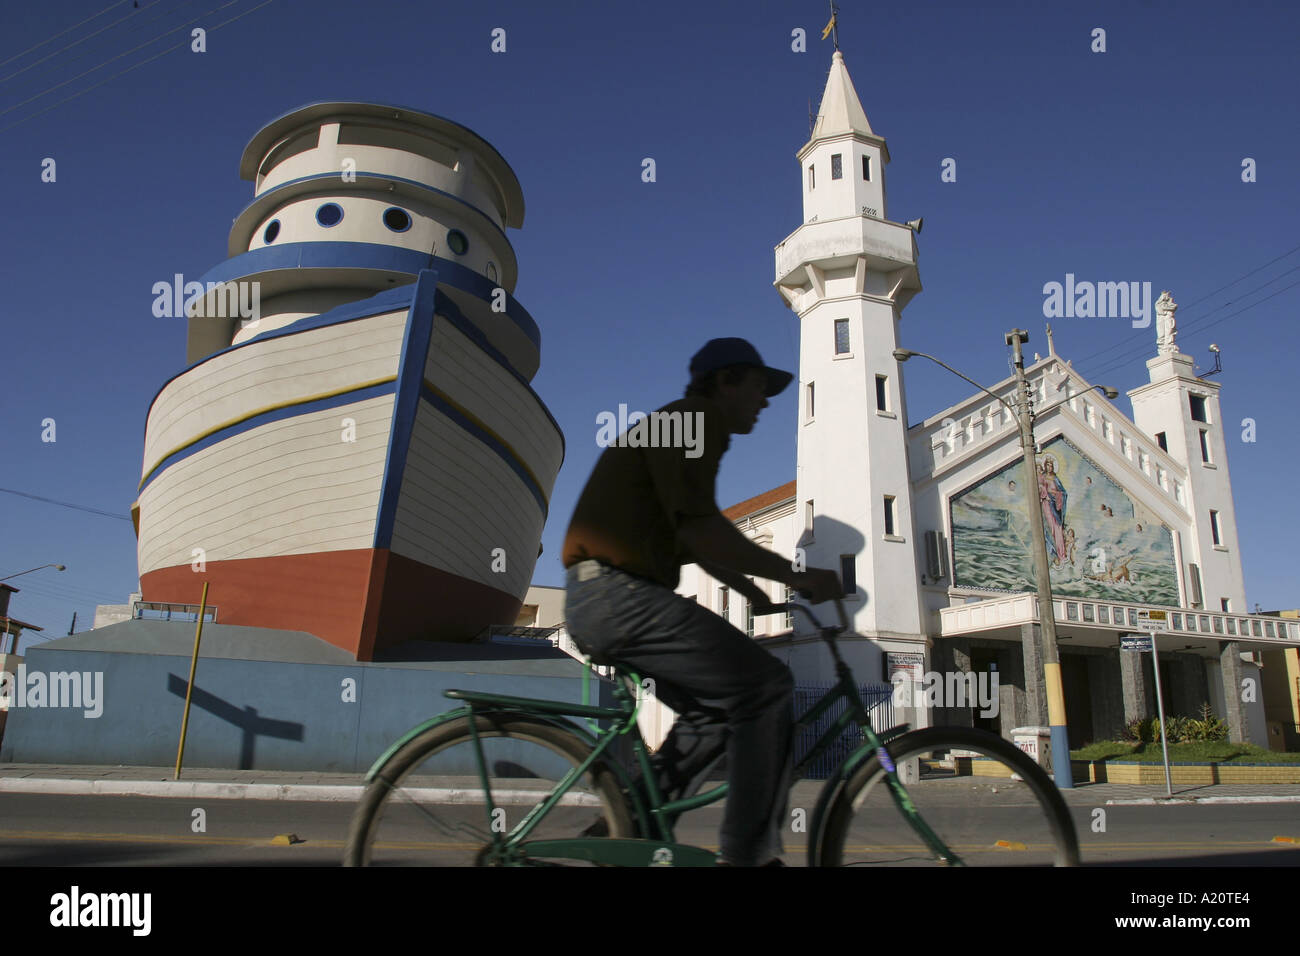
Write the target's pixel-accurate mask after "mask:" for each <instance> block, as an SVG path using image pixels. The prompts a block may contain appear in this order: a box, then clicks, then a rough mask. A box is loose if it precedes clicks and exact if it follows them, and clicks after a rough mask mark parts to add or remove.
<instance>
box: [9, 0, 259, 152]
mask: <svg viewBox="0 0 1300 956" xmlns="http://www.w3.org/2000/svg"><path fill="white" fill-rule="evenodd" d="M231 2H232V3H233V2H237V0H231ZM271 2H272V0H263V2H262V3H259V4H258V5H257V6H255V7H253V8H251V9H249V10H245V11H244V12H243V13H240V14H237V15H235V16H233V17H231V18H230V19H229V20H223V21H222V22H221V23H218V24H217V25H216V26H214V27H210V28H208V31H207V32H208V33H215V32H216V31H217V30H220V29H221V28H222V27H224V26H226V25H228V24H231V23H234V22H235V21H236V20H241V19H243V18H244V17H246V16H248V15H249V14H250V13H254V12H256V11H258V10H260V9H262V7H265V6H267V5H268V4H270V3H271ZM223 6H227V7H228V6H230V3H226V4H224V5H223ZM213 9H221V8H218V7H214V8H213ZM211 12H212V11H211V10H209V11H208V13H211ZM206 15H207V14H206V13H205V14H200V15H199V17H196V18H195V19H196V20H197V19H199V18H201V17H203V16H206ZM193 22H194V21H193V20H191V21H190V23H193ZM188 25H189V24H186V26H188ZM168 32H173V33H174V32H175V31H174V30H173V31H168ZM166 35H167V34H165V33H164V34H162V36H166ZM155 39H159V38H158V37H155ZM152 42H153V40H150V41H149V43H152ZM189 42H190V41H189V40H182V41H181V42H180V43H177V44H176V45H175V46H170V47H168V48H167V49H165V50H163V51H162V52H161V53H158V54H155V55H154V56H151V57H149V58H148V59H147V60H141V61H140V62H139V63H137V64H135V65H134V66H128V67H127V68H126V69H125V70H119V71H118V72H117V73H114V74H113V75H112V76H110V77H108V78H106V79H104V80H101V81H100V82H99V83H96V84H94V85H93V86H88V87H87V88H86V89H84V90H82V91H80V92H79V93H73V94H72V95H71V96H67V97H64V98H63V99H61V100H59V101H58V102H57V103H53V104H51V105H50V106H47V107H46V108H45V109H43V110H41V111H40V112H39V113H33V114H32V115H31V116H27V117H24V118H23V119H20V120H17V121H16V122H13V123H10V124H9V125H8V126H0V133H2V132H4V131H5V130H10V129H13V128H14V127H15V126H21V125H22V124H23V123H26V122H27V121H28V120H33V119H35V118H36V117H38V116H43V115H45V114H46V113H48V112H49V111H50V110H52V109H55V108H56V107H58V106H61V105H63V104H64V103H68V102H71V101H72V100H75V99H76V98H77V97H79V96H85V95H86V94H87V93H89V92H90V91H91V90H96V89H98V88H99V87H101V86H103V85H104V84H105V83H109V82H111V81H112V80H115V79H117V78H118V77H119V76H122V75H124V74H126V73H130V72H131V71H132V70H136V69H139V68H140V67H142V66H144V65H146V64H148V63H152V62H153V61H154V60H156V59H158V58H159V57H162V56H166V55H167V54H168V53H171V52H172V51H173V50H179V49H180V48H181V47H183V46H185V45H187V44H188V43H189ZM144 45H145V46H148V45H149V44H148V43H146V44H144ZM137 49H139V48H138V47H137ZM114 59H117V57H114ZM110 62H111V61H110ZM103 65H104V64H100V66H103ZM95 69H99V67H95ZM87 72H92V73H93V72H94V70H90V71H87ZM82 75H83V76H84V75H85V74H82ZM47 92H48V91H47ZM41 95H42V96H44V95H45V94H44V93H42V94H41ZM4 112H6V113H7V112H9V111H8V110H5V111H4ZM0 115H3V114H2V113H0Z"/></svg>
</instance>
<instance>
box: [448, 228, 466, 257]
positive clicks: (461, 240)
mask: <svg viewBox="0 0 1300 956" xmlns="http://www.w3.org/2000/svg"><path fill="white" fill-rule="evenodd" d="M447 248H449V249H450V250H451V251H452V252H454V253H456V255H458V256H463V255H464V254H465V253H466V252H467V251H468V250H469V240H468V239H466V238H465V233H463V232H461V231H460V230H459V229H453V230H451V232H449V233H447Z"/></svg>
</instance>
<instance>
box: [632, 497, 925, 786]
mask: <svg viewBox="0 0 1300 956" xmlns="http://www.w3.org/2000/svg"><path fill="white" fill-rule="evenodd" d="M804 520H806V519H805V518H804V517H803V516H802V515H796V516H795V519H794V521H795V522H798V523H800V524H801V523H802V522H803V521H804ZM741 530H742V531H746V532H748V530H749V529H748V528H746V527H745V526H744V525H742V526H741ZM796 530H797V525H796ZM782 537H783V536H782V535H781V534H780V531H779V529H777V532H776V534H775V535H774V540H773V542H772V544H771V545H766V544H765V545H763V546H764V547H768V548H769V550H774V551H777V552H778V553H780V554H782V556H783V557H788V558H789V559H790V560H791V563H792V564H793V565H794V566H795V567H796V568H797V569H798V570H808V569H811V568H829V569H831V570H833V571H835V572H836V573H837V574H839V575H840V579H841V582H842V583H843V584H844V585H845V602H844V603H845V611H846V613H847V614H852V613H853V612H854V611H855V610H857V609H859V608H861V607H864V606H865V605H866V603H867V601H868V599H869V598H868V595H867V590H866V589H865V588H864V587H862V586H860V585H858V583H857V575H858V571H860V570H865V568H866V560H867V557H868V555H867V554H866V550H865V549H866V538H865V536H864V535H863V533H862V532H861V531H859V530H858V529H857V528H855V527H853V526H851V525H848V524H845V523H844V522H842V521H839V520H836V519H835V518H831V517H828V516H825V515H816V516H815V518H814V527H813V529H812V532H811V533H810V532H809V531H808V530H806V529H805V530H804V531H803V532H802V534H801V535H800V537H799V538H798V542H797V544H796V545H795V550H793V552H792V551H791V549H790V546H789V544H788V543H787V542H788V541H789V539H788V538H785V540H784V541H783V540H782ZM887 544H888V546H889V547H891V548H906V547H910V546H911V543H910V542H908V543H906V544H904V543H897V542H888V543H887ZM875 557H876V558H877V559H878V557H879V549H877V554H876V555H875ZM846 572H847V574H848V575H849V576H850V580H847V581H846V580H845V578H846ZM756 583H757V584H758V585H759V587H761V588H763V589H764V590H765V591H766V592H767V593H768V594H769V595H770V596H771V600H772V602H773V603H776V604H780V603H784V602H785V600H786V594H785V586H784V585H782V584H780V583H778V582H775V581H764V580H762V579H757V580H756ZM712 587H713V588H714V593H713V594H710V595H708V596H707V597H706V596H704V595H701V597H700V598H698V599H697V600H699V601H700V603H702V604H705V605H706V606H708V607H710V608H712V609H713V610H714V612H715V613H718V609H719V597H718V594H717V588H719V587H721V585H720V584H717V582H714V583H713V585H712ZM791 600H792V601H795V602H798V603H804V604H806V603H807V602H806V601H804V599H803V598H801V597H800V596H799V595H798V594H797V593H793V594H792V595H791ZM816 608H817V611H816V613H817V616H818V617H819V619H821V620H822V622H823V623H825V624H837V623H839V622H838V619H837V617H836V614H835V610H834V605H833V604H831V603H829V602H827V603H824V604H821V605H817V606H816ZM749 612H750V607H749V602H748V601H746V600H745V599H744V598H741V597H739V596H738V595H735V594H732V595H730V596H729V613H728V615H727V617H728V619H729V620H730V621H731V623H732V624H733V625H735V626H736V627H737V628H739V629H740V630H741V632H742V633H746V632H747V630H748V625H749V623H750V620H749ZM787 621H792V624H793V628H792V626H791V624H787V623H786V622H787ZM753 625H754V628H753V629H754V640H755V642H756V643H757V644H758V645H759V646H760V647H762V648H763V649H764V650H766V651H767V652H768V653H770V654H771V655H772V656H773V657H775V658H777V660H779V661H781V662H782V663H783V664H785V665H786V666H787V667H789V668H790V670H791V671H792V673H793V675H794V679H795V685H796V687H795V689H796V694H795V701H794V710H795V713H794V716H795V717H796V718H797V717H799V716H800V715H801V714H802V710H803V709H804V708H801V706H800V704H801V702H802V701H803V700H804V699H805V698H809V697H810V695H809V694H808V693H804V694H802V695H801V694H800V693H798V692H799V691H800V689H803V690H805V691H807V690H809V689H815V692H814V693H812V694H811V699H813V700H816V699H820V697H821V695H822V694H823V693H824V692H825V690H826V689H827V688H828V687H829V686H830V685H831V684H832V683H834V682H835V681H836V680H837V675H836V673H835V664H834V661H833V660H832V658H831V654H830V651H829V649H828V648H827V647H826V645H825V643H823V642H822V641H820V640H817V641H811V642H810V641H808V640H807V638H808V637H809V636H811V629H810V625H809V624H808V620H807V618H806V617H803V616H802V615H799V614H797V613H795V614H791V615H784V614H773V615H766V616H760V615H755V616H754V619H753ZM795 628H797V629H798V632H797V634H796V633H794V629H795ZM796 636H797V637H798V638H800V639H801V640H802V641H803V643H800V644H795V643H794V639H795V637H796ZM848 636H850V637H851V636H852V635H851V634H850V635H848ZM840 650H841V654H845V652H846V651H847V652H848V654H847V655H846V658H845V659H846V662H847V663H848V664H849V666H850V668H852V669H853V671H854V673H855V674H857V675H858V677H859V679H860V680H868V681H874V680H876V679H877V677H876V675H879V674H880V673H881V668H882V664H881V657H882V655H881V654H880V652H879V650H877V648H876V646H875V645H874V644H864V645H863V646H860V647H853V646H852V645H849V647H845V646H843V645H841V648H840ZM643 676H645V675H643ZM643 706H644V704H643ZM803 736H806V734H805V735H799V734H796V759H798V757H799V756H801V754H799V753H798V752H797V751H798V749H799V748H798V744H799V741H800V740H802V737H803ZM814 738H815V735H814ZM849 738H852V739H853V740H854V741H856V737H854V735H853V734H852V733H851V731H848V730H846V739H849ZM810 739H812V738H810ZM616 753H618V755H619V758H620V759H621V760H623V761H625V762H624V766H627V767H629V768H632V767H633V765H634V761H633V760H632V756H631V752H630V748H621V747H620V748H618V749H617V750H616ZM727 776H728V770H727V757H726V752H725V750H724V751H723V752H722V753H721V754H719V755H718V757H717V758H716V762H715V763H714V764H713V765H712V766H711V768H710V769H709V770H708V772H707V774H706V775H705V777H704V778H703V779H704V781H706V782H709V783H721V782H723V781H725V780H726V779H727ZM701 785H702V784H701Z"/></svg>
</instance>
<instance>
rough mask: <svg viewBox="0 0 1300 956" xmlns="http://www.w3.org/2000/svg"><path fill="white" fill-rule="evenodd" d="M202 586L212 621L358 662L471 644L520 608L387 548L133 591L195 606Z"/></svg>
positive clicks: (208, 570) (166, 573) (232, 567)
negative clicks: (286, 637)
mask: <svg viewBox="0 0 1300 956" xmlns="http://www.w3.org/2000/svg"><path fill="white" fill-rule="evenodd" d="M205 581H206V582H208V585H209V587H208V603H209V604H214V605H216V606H217V609H218V623H221V624H239V625H245V626H248V627H267V628H275V629H280V630H290V631H306V632H307V633H309V634H314V635H315V636H317V637H319V638H320V639H321V640H324V641H328V642H329V643H330V644H333V645H335V646H336V647H341V648H343V650H345V651H347V652H348V653H350V654H353V655H354V656H355V657H356V659H357V660H359V661H370V660H374V656H375V653H376V652H377V651H380V650H382V649H384V648H387V647H393V646H395V645H398V644H402V643H405V642H406V641H410V640H426V641H447V642H464V641H470V640H473V639H474V637H476V636H477V635H478V634H480V633H481V632H482V631H483V629H484V628H486V627H488V626H489V625H491V624H514V623H515V620H516V618H517V617H518V615H519V608H520V606H521V602H520V601H519V599H518V598H515V597H513V596H511V595H509V594H506V593H505V592H503V591H498V590H497V589H496V588H490V587H487V586H486V585H483V584H479V583H478V582H477V581H467V580H466V579H465V578H462V577H457V576H456V575H454V574H449V573H448V572H446V571H439V570H437V569H435V568H430V567H428V566H426V565H423V564H420V563H419V562H418V561H412V560H411V559H410V558H404V557H402V556H401V555H398V554H393V553H392V552H391V551H389V550H388V549H387V548H363V549H359V550H355V551H327V552H322V553H317V554H291V555H285V556H283V557H276V558H248V559H244V560H239V561H213V562H209V563H208V564H207V566H206V567H205V568H204V569H203V570H202V571H195V570H194V569H193V568H192V567H191V566H190V565H183V566H181V567H175V568H160V569H159V570H157V571H150V572H149V573H148V574H146V575H144V576H143V577H142V578H141V579H140V588H141V592H142V597H143V599H144V600H146V601H159V602H171V603H177V604H198V603H199V598H200V597H201V595H202V594H203V584H204V582H205Z"/></svg>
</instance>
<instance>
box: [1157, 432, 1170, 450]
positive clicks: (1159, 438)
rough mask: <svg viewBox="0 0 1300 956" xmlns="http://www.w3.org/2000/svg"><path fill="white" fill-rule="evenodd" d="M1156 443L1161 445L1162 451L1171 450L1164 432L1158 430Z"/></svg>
mask: <svg viewBox="0 0 1300 956" xmlns="http://www.w3.org/2000/svg"><path fill="white" fill-rule="evenodd" d="M1156 444H1157V445H1159V446H1160V450H1161V451H1168V450H1169V442H1168V441H1167V440H1166V439H1165V433H1164V432H1156Z"/></svg>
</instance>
